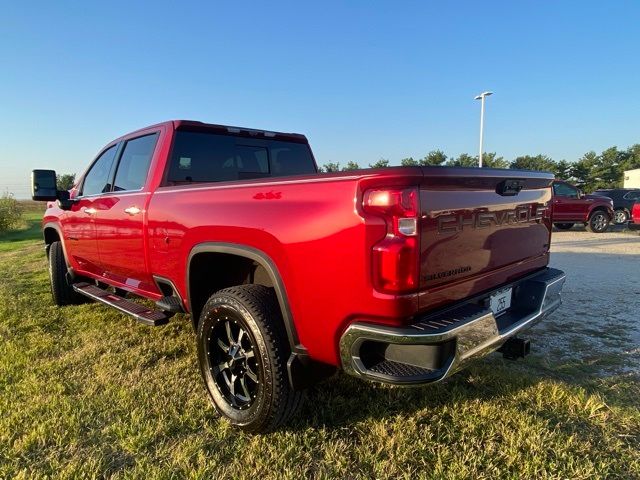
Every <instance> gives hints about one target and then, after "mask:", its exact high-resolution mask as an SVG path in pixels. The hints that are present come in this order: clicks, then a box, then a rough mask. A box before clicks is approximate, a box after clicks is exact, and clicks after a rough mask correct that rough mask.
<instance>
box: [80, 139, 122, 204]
mask: <svg viewBox="0 0 640 480" xmlns="http://www.w3.org/2000/svg"><path fill="white" fill-rule="evenodd" d="M116 147H117V145H114V146H112V147H109V148H108V149H107V150H105V151H104V152H103V153H102V155H100V157H98V159H97V160H96V161H95V162H94V163H93V165H92V166H91V169H90V170H89V171H88V172H87V174H86V175H85V177H84V183H83V184H82V192H81V193H80V195H81V196H87V195H98V194H100V193H104V192H108V191H109V190H111V185H110V184H109V176H110V175H109V174H110V173H111V167H112V166H113V160H114V158H115V156H116Z"/></svg>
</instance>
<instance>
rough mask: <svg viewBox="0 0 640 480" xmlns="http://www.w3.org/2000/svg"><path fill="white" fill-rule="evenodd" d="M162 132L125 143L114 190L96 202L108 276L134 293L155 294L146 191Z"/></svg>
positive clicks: (102, 259)
mask: <svg viewBox="0 0 640 480" xmlns="http://www.w3.org/2000/svg"><path fill="white" fill-rule="evenodd" d="M158 137H159V132H150V133H146V134H142V135H140V136H137V137H132V138H129V139H126V140H124V142H123V145H122V147H121V149H120V151H121V153H120V156H119V159H118V161H117V166H116V170H115V176H114V180H113V187H112V191H111V192H109V193H108V194H105V195H102V196H101V197H100V198H99V199H98V200H97V202H96V209H97V213H96V218H95V224H96V236H97V240H98V251H99V254H100V264H101V266H102V269H103V270H104V273H103V275H104V277H106V278H107V279H109V280H111V281H115V282H117V283H120V284H121V285H123V286H124V287H125V288H126V287H129V288H130V289H131V290H143V291H146V292H149V291H152V292H153V291H155V290H156V288H155V286H154V284H153V278H152V277H151V275H150V273H149V270H148V266H147V252H146V249H145V244H146V243H145V240H146V230H145V221H146V208H147V204H148V202H147V200H148V198H149V195H150V193H149V191H148V189H146V188H145V186H146V183H147V177H148V174H149V167H150V165H151V159H152V157H153V153H154V151H155V147H156V144H157V143H158Z"/></svg>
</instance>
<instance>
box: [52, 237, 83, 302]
mask: <svg viewBox="0 0 640 480" xmlns="http://www.w3.org/2000/svg"><path fill="white" fill-rule="evenodd" d="M67 269H68V266H67V261H66V260H65V258H64V250H63V249H62V243H61V242H53V243H52V244H51V246H50V247H49V280H50V281H51V294H52V295H53V303H55V304H56V305H58V306H60V307H62V306H65V305H78V304H80V303H84V297H83V296H82V295H80V294H79V293H78V292H76V291H75V290H74V289H73V287H72V286H71V284H70V283H69V282H68V280H67Z"/></svg>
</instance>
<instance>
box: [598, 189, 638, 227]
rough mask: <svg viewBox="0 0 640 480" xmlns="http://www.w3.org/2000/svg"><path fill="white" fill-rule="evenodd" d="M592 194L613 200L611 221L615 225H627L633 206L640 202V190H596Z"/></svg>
mask: <svg viewBox="0 0 640 480" xmlns="http://www.w3.org/2000/svg"><path fill="white" fill-rule="evenodd" d="M593 194H594V195H601V196H603V197H609V198H610V199H611V200H613V210H614V217H613V221H614V222H615V223H617V224H623V223H627V222H628V221H629V219H630V218H631V210H632V209H633V204H634V203H636V202H640V188H613V189H602V190H596V191H595V192H593Z"/></svg>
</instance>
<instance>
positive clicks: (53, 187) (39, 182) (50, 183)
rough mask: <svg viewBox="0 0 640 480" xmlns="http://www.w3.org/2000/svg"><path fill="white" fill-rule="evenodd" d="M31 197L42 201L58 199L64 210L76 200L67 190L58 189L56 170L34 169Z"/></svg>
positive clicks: (69, 207)
mask: <svg viewBox="0 0 640 480" xmlns="http://www.w3.org/2000/svg"><path fill="white" fill-rule="evenodd" d="M31 199H32V200H37V201H40V202H54V201H56V200H57V201H58V207H60V208H61V209H62V210H69V209H71V207H72V205H73V203H74V200H72V199H71V198H70V195H69V192H67V191H66V190H58V186H57V182H56V172H55V171H54V170H34V171H33V172H31Z"/></svg>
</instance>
